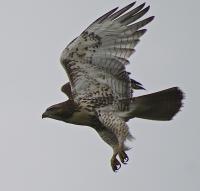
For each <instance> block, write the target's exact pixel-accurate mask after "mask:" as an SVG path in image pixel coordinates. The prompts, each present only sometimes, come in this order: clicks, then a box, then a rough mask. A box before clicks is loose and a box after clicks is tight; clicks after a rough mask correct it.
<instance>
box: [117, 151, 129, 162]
mask: <svg viewBox="0 0 200 191" xmlns="http://www.w3.org/2000/svg"><path fill="white" fill-rule="evenodd" d="M119 158H120V160H121V162H122V163H123V164H127V162H128V161H129V158H128V155H127V154H126V153H125V152H124V151H121V152H119Z"/></svg>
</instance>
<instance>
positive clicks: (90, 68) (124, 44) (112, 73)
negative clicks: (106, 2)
mask: <svg viewBox="0 0 200 191" xmlns="http://www.w3.org/2000/svg"><path fill="white" fill-rule="evenodd" d="M134 4H135V2H134V3H131V4H130V5H128V6H126V7H124V8H123V9H121V10H119V11H116V10H117V8H115V9H113V10H111V11H109V12H108V13H106V14H105V15H103V16H102V17H100V18H99V19H97V20H96V21H95V22H93V23H92V24H91V25H90V26H89V27H88V28H87V29H86V30H85V31H84V32H82V33H81V35H80V36H79V37H77V38H76V39H74V40H73V41H72V42H71V43H70V44H69V45H68V46H67V47H66V48H65V49H64V51H63V53H62V55H61V63H62V65H63V67H64V69H65V70H66V72H67V74H68V77H69V80H70V84H71V88H72V92H73V95H74V98H75V99H78V98H80V97H84V96H85V95H88V96H89V95H91V94H92V96H93V97H109V96H111V97H113V98H114V99H129V98H131V97H132V90H131V89H132V88H131V85H132V83H131V79H130V78H129V74H130V73H129V72H127V71H126V68H125V66H126V64H128V63H129V61H128V58H129V57H130V56H131V54H133V53H134V51H135V50H134V48H135V46H136V45H137V43H138V42H139V38H140V37H141V36H142V35H143V34H144V33H145V31H146V29H141V28H142V27H143V26H145V25H146V24H148V23H149V22H151V21H152V20H153V18H154V17H149V18H146V19H144V20H141V21H138V19H140V18H141V17H142V16H143V15H144V14H145V13H146V12H147V11H148V10H149V6H148V7H146V8H144V6H145V4H144V3H143V4H141V5H139V6H138V7H136V8H134V9H132V10H130V11H129V12H127V10H129V9H130V8H131V7H132V6H133V5H134ZM125 12H126V13H125Z"/></svg>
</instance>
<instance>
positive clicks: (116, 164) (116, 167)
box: [111, 155, 121, 172]
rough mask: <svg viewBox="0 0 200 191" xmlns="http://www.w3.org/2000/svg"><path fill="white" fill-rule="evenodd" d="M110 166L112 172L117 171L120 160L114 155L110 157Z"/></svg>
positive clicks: (119, 166)
mask: <svg viewBox="0 0 200 191" xmlns="http://www.w3.org/2000/svg"><path fill="white" fill-rule="evenodd" d="M111 167H112V169H113V171H114V172H116V171H118V170H119V169H120V168H121V164H120V162H119V161H118V160H117V159H116V156H115V155H114V156H113V157H112V159H111Z"/></svg>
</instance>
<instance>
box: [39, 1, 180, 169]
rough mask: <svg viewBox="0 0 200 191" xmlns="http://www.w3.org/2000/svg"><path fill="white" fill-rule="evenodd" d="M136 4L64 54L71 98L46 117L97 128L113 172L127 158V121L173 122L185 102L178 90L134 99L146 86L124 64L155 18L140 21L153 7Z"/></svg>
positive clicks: (101, 21) (103, 20)
mask: <svg viewBox="0 0 200 191" xmlns="http://www.w3.org/2000/svg"><path fill="white" fill-rule="evenodd" d="M134 5H135V2H133V3H131V4H129V5H127V6H126V7H124V8H122V9H120V10H118V11H117V9H118V7H117V8H114V9H112V10H111V11H109V12H108V13H106V14H104V15H103V16H101V17H100V18H98V19H97V20H96V21H94V22H93V23H92V24H91V25H90V26H89V27H88V28H87V29H86V30H84V31H83V32H82V33H81V34H80V36H78V37H77V38H75V39H74V40H73V41H72V42H71V43H69V45H68V46H67V47H66V48H65V49H64V50H63V52H62V54H61V57H60V62H61V64H62V66H63V68H64V69H65V71H66V73H67V75H68V78H69V82H68V83H66V84H65V85H63V86H62V88H61V90H62V92H64V93H65V94H66V96H67V97H68V100H67V101H64V102H62V103H58V104H55V105H52V106H50V107H49V108H47V110H46V111H45V112H44V113H43V115H42V118H52V119H56V120H60V121H64V122H66V123H71V124H75V125H84V126H90V127H92V128H93V129H95V130H96V131H97V133H98V134H99V135H100V137H101V138H102V139H103V140H104V141H105V142H106V143H107V144H108V145H110V146H111V147H112V149H113V155H112V157H111V167H112V169H113V171H117V170H118V169H119V168H120V167H121V163H123V164H126V163H127V161H128V159H129V158H128V156H127V154H126V151H127V150H128V149H129V148H128V147H127V146H126V145H125V141H126V140H127V139H128V140H131V139H132V138H133V137H132V135H131V133H130V131H129V127H128V125H127V122H128V121H129V120H130V119H132V118H135V117H137V118H142V119H150V120H160V121H168V120H171V119H172V118H173V116H174V115H175V114H176V113H177V112H178V111H179V110H180V107H181V106H182V99H183V93H182V91H181V90H180V89H179V88H178V87H172V88H170V89H166V90H163V91H159V92H156V93H153V94H147V95H143V96H139V97H133V92H134V90H137V89H144V88H143V86H142V84H141V83H139V82H137V81H136V80H134V79H131V77H130V72H128V71H126V65H127V64H129V60H128V59H129V57H130V56H131V55H132V54H133V53H134V52H135V46H136V45H137V44H138V42H139V41H140V37H141V36H143V35H144V33H145V32H146V29H144V28H143V27H144V26H146V25H147V24H148V23H150V22H151V21H152V20H153V19H154V17H153V16H151V17H148V18H145V19H141V18H142V17H143V16H144V15H145V14H146V13H147V12H148V10H149V8H150V6H147V7H145V3H143V4H141V5H139V6H136V7H135V8H132V7H133V6H134ZM118 157H119V159H117V158H118ZM120 161H121V162H120Z"/></svg>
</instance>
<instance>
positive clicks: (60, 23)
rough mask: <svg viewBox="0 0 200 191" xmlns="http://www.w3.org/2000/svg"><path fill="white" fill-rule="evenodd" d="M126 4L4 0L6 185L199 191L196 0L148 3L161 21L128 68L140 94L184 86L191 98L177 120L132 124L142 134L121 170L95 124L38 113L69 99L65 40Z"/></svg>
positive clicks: (58, 190) (17, 189) (1, 135)
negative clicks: (113, 165)
mask: <svg viewBox="0 0 200 191" xmlns="http://www.w3.org/2000/svg"><path fill="white" fill-rule="evenodd" d="M142 2H143V1H138V3H137V5H138V4H139V3H142ZM129 3H131V1H130V0H123V1H122V0H101V1H94V0H87V1H86V0H85V1H77V0H73V1H72V0H56V1H53V0H52V1H49V0H18V1H14V0H7V1H6V0H1V1H0V25H1V27H0V52H1V56H0V64H1V70H0V87H1V93H0V98H1V99H0V115H1V124H0V190H2V191H13V190H14V191H66V190H72V191H78V190H97V191H102V190H115V191H122V190H134V191H147V190H148V191H188V190H190V191H199V190H200V138H199V136H200V127H199V96H200V93H199V92H200V91H199V83H200V77H199V71H200V67H199V65H200V63H199V50H200V48H199V44H200V40H199V34H200V26H199V25H200V24H199V23H200V22H199V18H200V12H199V6H200V3H199V1H198V0H193V1H184V2H183V1H182V0H168V1H164V0H162V1H160V0H147V4H150V5H151V10H150V11H149V13H148V15H149V16H150V15H155V16H156V18H155V20H154V21H153V22H152V23H151V24H149V25H148V26H147V27H146V28H148V32H147V33H146V34H145V35H144V36H143V37H142V40H141V42H140V44H139V45H138V46H137V48H136V49H137V51H136V53H135V54H134V56H132V57H131V65H130V66H128V69H129V71H131V72H132V77H134V78H135V79H136V80H138V81H139V82H142V83H143V85H144V87H145V88H146V89H147V91H143V92H140V93H137V95H138V94H141V93H142V94H146V93H151V92H154V91H158V90H161V89H165V88H169V87H172V86H179V87H180V88H181V89H183V90H184V92H185V93H186V99H185V101H184V102H185V104H184V108H183V109H182V112H180V113H179V114H178V115H177V116H176V117H175V118H174V120H173V121H170V122H155V121H148V120H141V119H134V120H131V121H130V122H129V126H130V128H131V132H132V134H133V135H134V136H135V137H136V140H135V141H134V142H133V143H132V144H131V145H132V147H133V149H132V150H130V151H129V152H128V155H129V158H130V161H129V164H128V165H127V166H122V168H121V169H120V171H119V173H113V172H112V170H111V167H110V157H111V155H112V150H111V149H110V147H108V146H107V145H106V144H105V143H104V142H103V141H102V140H101V139H100V138H99V137H98V135H97V134H96V132H95V131H93V130H92V129H90V128H87V127H82V126H74V125H70V124H65V123H62V122H59V121H55V120H50V119H49V120H42V119H41V114H42V112H43V111H44V110H45V109H46V107H48V106H50V105H52V104H55V103H57V102H61V101H64V100H65V99H66V97H65V96H64V94H62V93H61V92H60V87H61V85H63V84H64V83H65V82H66V80H68V79H67V76H66V74H65V72H64V70H63V68H62V67H61V65H60V64H59V56H60V53H61V51H62V50H63V49H64V47H65V46H66V45H67V44H68V43H69V42H70V41H71V40H72V39H73V38H75V37H76V36H77V35H79V34H80V33H81V32H82V31H83V30H84V29H85V28H86V27H87V26H88V25H89V24H90V23H91V22H93V21H94V19H96V18H98V17H99V16H101V15H102V14H104V13H105V12H106V11H108V10H110V9H112V8H114V7H116V6H120V7H123V6H125V5H127V4H129Z"/></svg>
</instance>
